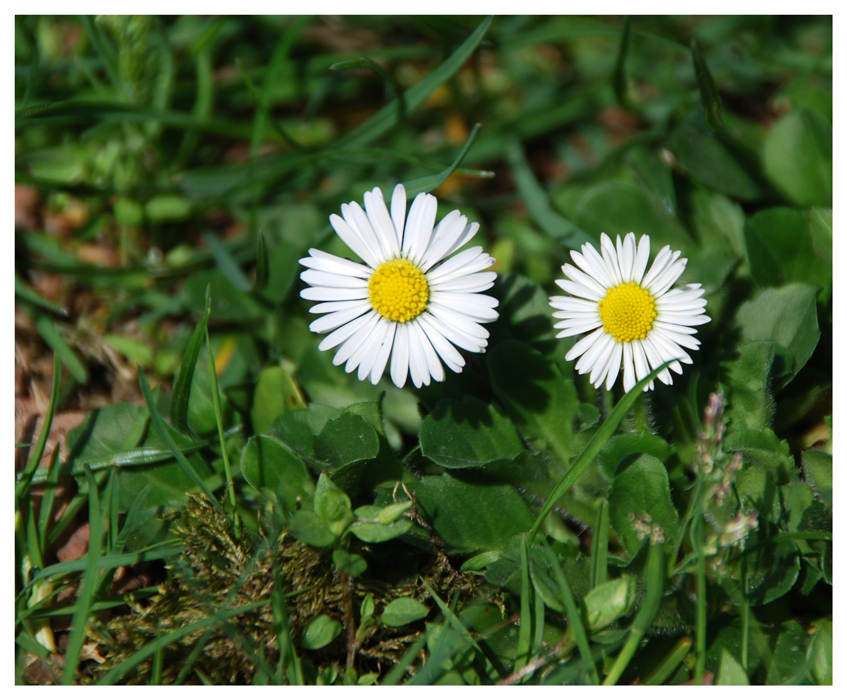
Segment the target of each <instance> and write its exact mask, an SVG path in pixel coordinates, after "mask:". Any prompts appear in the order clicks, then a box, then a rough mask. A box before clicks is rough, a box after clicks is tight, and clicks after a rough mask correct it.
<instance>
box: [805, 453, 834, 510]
mask: <svg viewBox="0 0 847 700" xmlns="http://www.w3.org/2000/svg"><path fill="white" fill-rule="evenodd" d="M803 474H804V475H805V477H806V483H807V484H809V485H810V486H811V487H812V489H814V492H815V495H816V496H817V497H818V498H819V499H820V500H821V501H823V502H824V503H825V504H826V505H827V506H828V507H829V508H830V509H831V508H832V455H831V454H829V453H828V452H824V451H823V450H804V451H803Z"/></svg>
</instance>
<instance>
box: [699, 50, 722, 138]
mask: <svg viewBox="0 0 847 700" xmlns="http://www.w3.org/2000/svg"><path fill="white" fill-rule="evenodd" d="M691 60H692V61H693V62H694V77H695V78H697V87H699V88H700V101H701V102H702V103H703V120H704V121H705V122H706V126H707V127H709V131H711V132H712V133H713V134H717V133H720V132H721V131H723V130H724V124H723V117H722V116H721V97H720V95H719V94H718V88H717V87H716V86H715V80H714V78H712V74H711V72H710V71H709V66H708V65H706V59H704V58H703V54H702V53H700V45H699V44H698V43H697V40H696V39H692V40H691Z"/></svg>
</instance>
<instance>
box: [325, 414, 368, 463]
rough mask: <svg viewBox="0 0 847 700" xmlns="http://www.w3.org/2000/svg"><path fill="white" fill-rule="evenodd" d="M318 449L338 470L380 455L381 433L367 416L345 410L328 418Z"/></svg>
mask: <svg viewBox="0 0 847 700" xmlns="http://www.w3.org/2000/svg"><path fill="white" fill-rule="evenodd" d="M315 451H316V453H317V455H318V456H319V457H320V458H321V459H323V460H324V461H326V462H328V463H330V464H331V465H332V466H333V467H334V470H338V469H341V468H343V467H346V466H348V465H350V464H353V463H355V462H360V461H362V460H365V459H373V458H374V457H376V456H377V454H378V453H379V437H378V436H377V434H376V431H375V430H374V429H373V427H372V426H371V425H370V423H368V422H367V421H366V420H365V419H364V418H362V417H361V416H358V415H356V414H354V413H343V414H342V415H340V416H339V417H338V418H334V419H331V420H329V421H327V423H326V425H325V426H324V428H323V430H321V432H320V435H318V436H317V439H316V440H315ZM334 470H333V471H334Z"/></svg>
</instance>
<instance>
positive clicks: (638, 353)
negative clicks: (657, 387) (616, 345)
mask: <svg viewBox="0 0 847 700" xmlns="http://www.w3.org/2000/svg"><path fill="white" fill-rule="evenodd" d="M630 345H632V359H633V360H634V361H635V376H636V378H637V379H638V381H639V382H640V381H641V380H642V379H644V377H646V376H647V375H648V374H650V368H649V367H648V366H647V355H646V354H644V348H642V347H641V343H640V342H639V341H637V340H633V341H632V342H631V343H630Z"/></svg>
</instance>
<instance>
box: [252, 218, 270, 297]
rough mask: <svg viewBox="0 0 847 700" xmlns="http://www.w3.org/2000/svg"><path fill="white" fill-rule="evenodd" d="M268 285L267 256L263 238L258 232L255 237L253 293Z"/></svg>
mask: <svg viewBox="0 0 847 700" xmlns="http://www.w3.org/2000/svg"><path fill="white" fill-rule="evenodd" d="M267 285H268V254H267V251H266V250H265V237H264V235H262V232H261V231H259V235H258V236H256V282H255V284H254V285H253V291H254V292H261V291H262V290H263V289H264V288H265V287H266V286H267Z"/></svg>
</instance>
